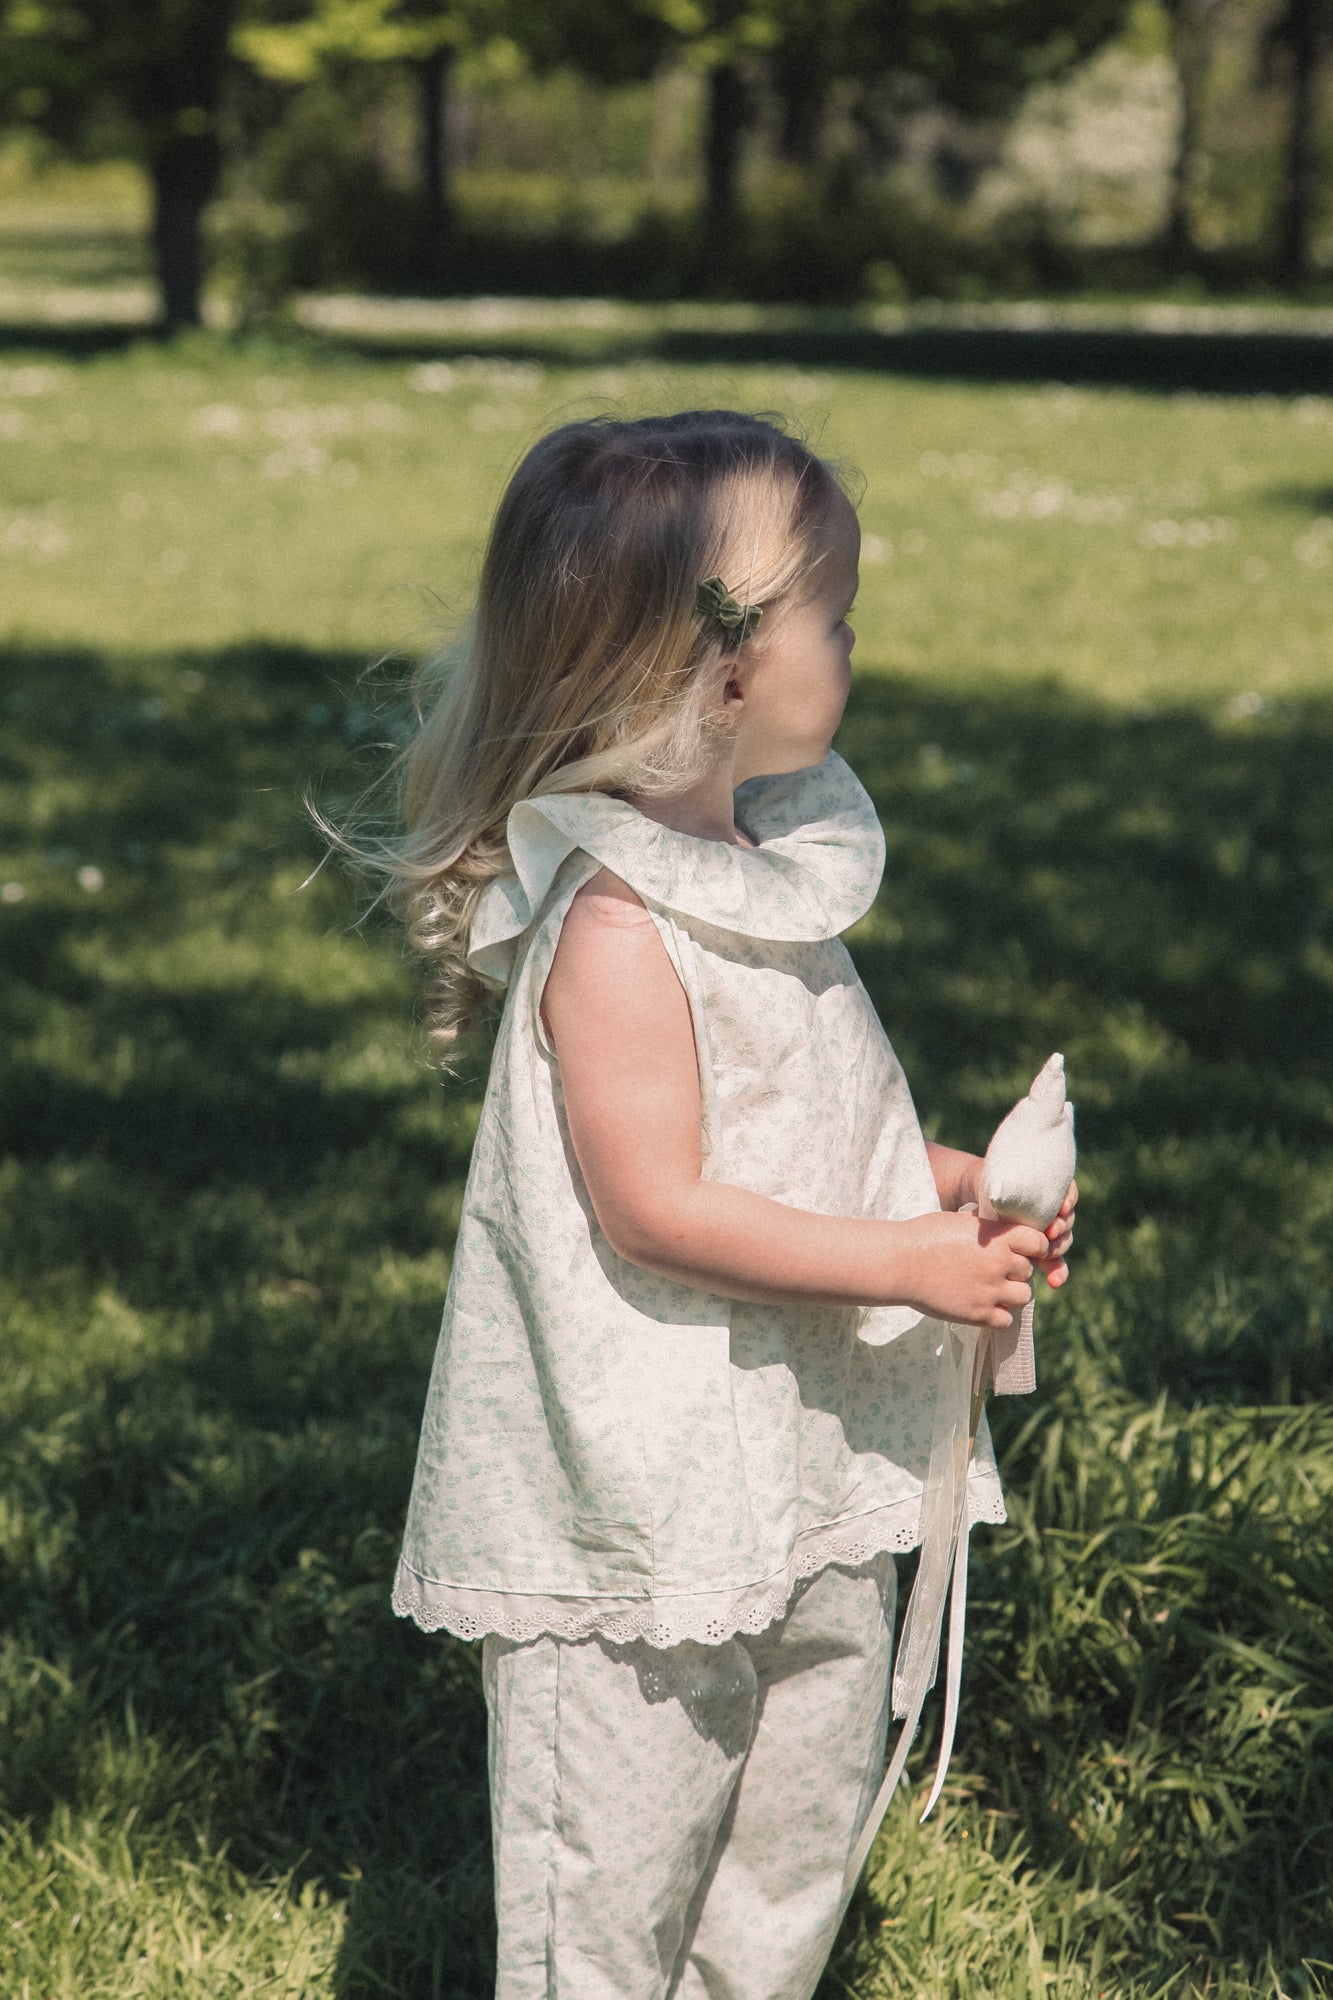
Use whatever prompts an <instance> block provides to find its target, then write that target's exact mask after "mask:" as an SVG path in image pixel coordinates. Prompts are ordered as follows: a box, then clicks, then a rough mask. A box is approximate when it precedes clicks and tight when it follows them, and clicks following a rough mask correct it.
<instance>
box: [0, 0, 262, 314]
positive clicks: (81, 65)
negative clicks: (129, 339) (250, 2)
mask: <svg viewBox="0 0 1333 2000" xmlns="http://www.w3.org/2000/svg"><path fill="white" fill-rule="evenodd" d="M241 4H242V0H0V115H3V116H4V117H5V118H6V119H7V120H8V121H10V122H14V123H19V124H24V125H27V126H29V127H31V128H35V129H36V130H38V131H40V132H42V133H44V134H45V135H46V136H47V137H48V138H50V139H51V140H53V141H54V142H55V143H56V144H58V145H60V146H62V147H66V148H68V149H69V150H70V151H72V152H76V153H80V152H81V153H84V154H88V155H93V154H101V155H105V154H119V155H122V156H129V157H131V158H134V159H137V160H139V161H140V162H141V164H142V165H143V167H144V170H145V172H146V173H147V175H148V179H149V183H150V185H151V188H152V196H153V216H152V241H153V257H154V265H155V269H156V273H157V279H158V286H159V290H160V294H161V320H162V324H163V326H164V328H166V329H169V330H174V329H176V328H178V327H183V326H195V325H197V324H198V322H199V314H200V283H201V278H202V253H201V243H202V231H201V223H202V217H203V212H204V209H205V207H206V206H207V204H208V202H209V201H210V200H211V199H212V197H213V195H214V193H215V192H216V190H217V183H218V175H219V172H220V169H221V165H222V147H221V141H220V137H219V117H220V110H221V101H222V92H223V83H224V78H225V75H226V69H227V46H228V37H229V34H230V32H231V28H232V24H233V21H234V19H235V17H236V14H237V12H238V9H239V7H240V5H241Z"/></svg>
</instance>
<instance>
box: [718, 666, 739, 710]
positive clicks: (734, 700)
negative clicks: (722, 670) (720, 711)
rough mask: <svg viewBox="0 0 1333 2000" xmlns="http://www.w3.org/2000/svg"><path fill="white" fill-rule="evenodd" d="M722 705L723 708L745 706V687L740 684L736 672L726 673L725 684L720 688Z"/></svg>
mask: <svg viewBox="0 0 1333 2000" xmlns="http://www.w3.org/2000/svg"><path fill="white" fill-rule="evenodd" d="M722 706H723V708H743V707H744V706H745V689H744V688H743V687H742V686H741V683H740V676H739V675H738V674H728V675H727V679H726V685H725V686H724V688H723V690H722Z"/></svg>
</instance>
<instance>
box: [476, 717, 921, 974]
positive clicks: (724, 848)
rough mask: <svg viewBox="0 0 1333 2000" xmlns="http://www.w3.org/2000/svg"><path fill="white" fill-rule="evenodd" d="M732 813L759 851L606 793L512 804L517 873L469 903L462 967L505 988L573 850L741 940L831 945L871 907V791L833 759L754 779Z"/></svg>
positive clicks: (651, 899) (879, 846) (879, 863)
mask: <svg viewBox="0 0 1333 2000" xmlns="http://www.w3.org/2000/svg"><path fill="white" fill-rule="evenodd" d="M736 817H737V819H738V820H739V822H740V824H741V825H742V826H743V827H744V829H745V831H746V832H747V833H748V834H749V835H750V836H751V837H752V838H753V839H754V840H755V841H757V842H758V845H757V846H755V847H731V846H728V845H727V844H726V843H725V842H723V841H720V840H700V839H698V838H697V837H696V836H694V835H693V834H688V833H677V832H676V831H675V829H674V828H672V827H667V826H662V825H661V824H660V823H659V822H658V821H657V820H653V819H648V818H646V817H645V815H644V814H643V813H641V812H639V811H638V809H637V808H636V807H634V806H632V805H629V804H628V803H627V802H626V801H625V800H624V799H615V798H610V797H608V796H607V795H606V794H605V793H603V792H563V793H560V792H556V793H548V794H544V795H543V796H542V797H540V798H533V799H522V800H520V802H519V803H518V804H517V805H516V806H515V807H514V808H513V810H512V811H511V812H510V815H509V819H508V822H507V825H506V837H507V839H508V843H509V853H510V856H511V858H512V860H513V864H514V872H513V874H511V875H503V876H501V877H500V878H499V879H498V880H497V881H495V882H492V883H491V884H490V885H489V887H488V888H487V889H486V891H485V892H484V894H483V895H482V897H481V900H480V902H479V903H478V905H477V913H476V917H475V919H474V921H473V926H472V936H471V942H470V947H469V951H468V963H469V965H470V966H471V967H472V968H473V970H474V971H475V972H478V973H480V974H481V975H482V977H483V978H485V979H489V980H491V981H493V982H494V983H495V984H496V985H501V986H503V985H506V984H507V983H508V980H509V976H510V972H511V970H512V968H513V963H514V956H515V952H516V949H517V944H518V941H519V939H520V938H521V937H522V936H523V935H524V933H525V932H526V931H527V930H528V928H529V926H530V925H531V923H532V920H533V918H534V917H535V916H536V914H537V912H538V910H539V909H540V908H541V905H542V903H543V902H544V901H545V899H546V897H547V895H548V894H549V892H550V888H551V884H552V882H553V881H554V880H555V876H556V874H557V872H558V870H559V869H560V867H561V866H562V865H563V863H564V862H565V861H566V859H567V858H568V857H569V855H571V854H573V853H576V852H581V853H583V854H586V855H589V856H590V857H591V858H592V859H593V860H595V861H597V862H599V863H600V864H601V866H602V867H604V868H609V869H610V870H611V871H612V873H613V874H615V875H618V876H619V877H620V878H621V880H622V881H624V882H627V883H628V884H629V886H630V888H631V889H633V890H635V891H636V893H637V894H638V895H640V896H641V897H642V898H643V900H644V901H645V902H646V903H649V904H655V905H656V906H657V907H658V908H660V909H665V910H673V911H677V912H679V914H680V915H682V916H685V917H693V918H695V919H697V920H699V921H701V922H703V923H707V924H712V925H715V926H717V927H718V928H719V929H722V930H728V931H734V932H736V933H738V934H739V935H741V936H743V937H753V938H770V939H783V940H789V941H799V940H805V939H813V938H828V937H835V936H836V935H837V934H838V932H839V931H845V930H846V929H847V928H848V926H849V925H851V924H854V923H855V922H856V920H857V918H858V917H862V916H864V915H865V913H866V911H867V910H868V909H869V908H870V905H871V904H872V903H873V902H874V900H875V895H876V892H877V891H878V888H879V883H880V877H881V876H882V874H883V872H884V835H883V833H882V832H881V830H880V824H879V819H878V817H877V815H876V812H875V808H874V806H873V805H872V803H871V801H870V797H869V794H868V793H867V792H866V790H865V788H864V787H863V786H862V784H861V783H860V781H859V779H857V778H856V776H855V775H854V774H853V772H852V771H851V769H850V767H849V766H848V765H847V764H845V763H844V762H843V760H842V758H841V757H839V756H838V755H837V754H836V753H835V752H833V751H830V753H829V755H828V756H827V757H826V758H825V759H824V761H823V763H822V764H817V765H815V766H813V767H812V768H811V769H809V770H805V771H793V772H790V773H788V774H785V775H783V776H780V777H773V778H752V779H751V780H750V781H749V783H748V784H745V785H742V786H741V787H740V789H739V790H738V791H737V793H736Z"/></svg>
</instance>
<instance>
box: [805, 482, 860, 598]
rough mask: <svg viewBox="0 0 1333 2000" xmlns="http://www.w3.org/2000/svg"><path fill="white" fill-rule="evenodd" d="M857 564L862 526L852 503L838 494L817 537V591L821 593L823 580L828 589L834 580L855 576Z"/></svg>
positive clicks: (839, 580)
mask: <svg viewBox="0 0 1333 2000" xmlns="http://www.w3.org/2000/svg"><path fill="white" fill-rule="evenodd" d="M860 560H861V523H860V521H859V519H858V518H857V512H856V509H855V507H853V505H852V503H851V501H850V500H848V499H847V498H846V497H845V495H843V494H841V493H840V494H839V495H838V497H837V501H836V503H835V505H834V506H833V507H832V508H830V510H829V517H828V520H827V522H826V523H825V526H824V529H823V532H822V533H821V535H820V537H819V543H818V546H817V549H816V554H815V564H816V569H815V576H816V580H817V581H816V588H820V589H822V588H823V586H824V584H825V581H826V580H827V581H828V582H829V583H830V585H831V584H832V582H833V581H834V580H835V579H836V580H837V581H838V582H841V581H842V580H843V579H844V578H845V577H847V576H855V574H856V570H857V565H858V564H859V562H860Z"/></svg>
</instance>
